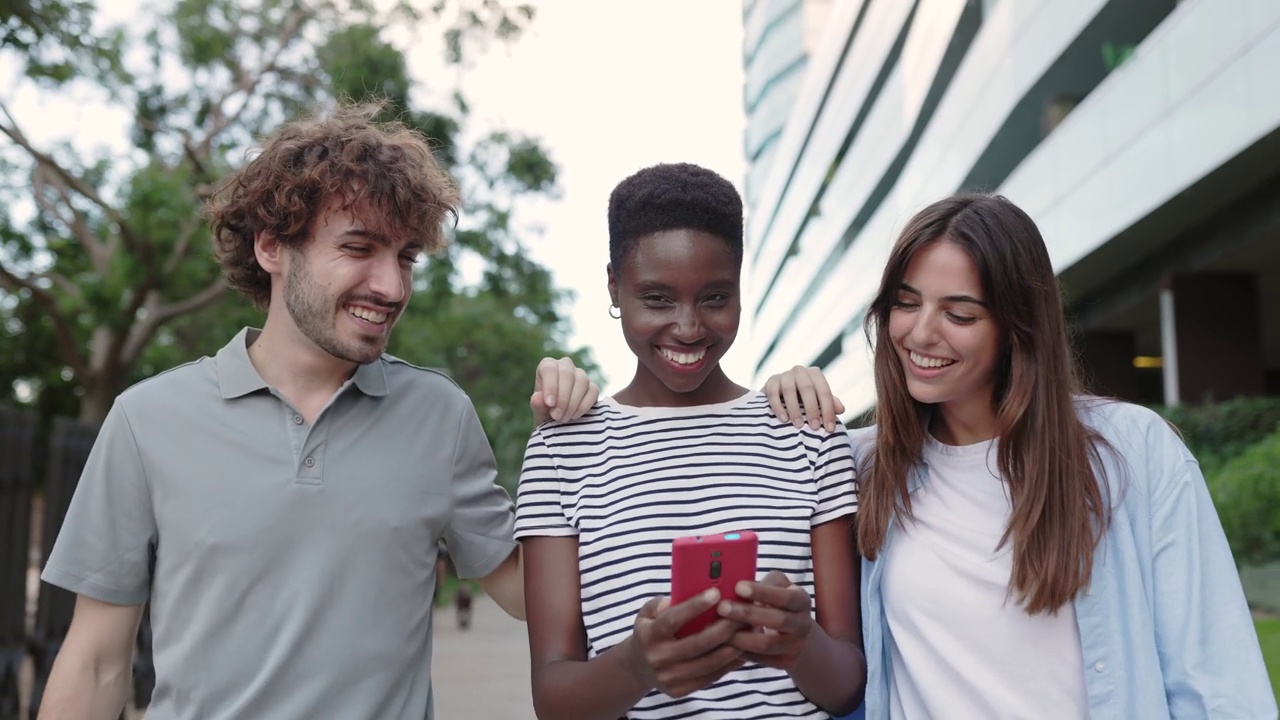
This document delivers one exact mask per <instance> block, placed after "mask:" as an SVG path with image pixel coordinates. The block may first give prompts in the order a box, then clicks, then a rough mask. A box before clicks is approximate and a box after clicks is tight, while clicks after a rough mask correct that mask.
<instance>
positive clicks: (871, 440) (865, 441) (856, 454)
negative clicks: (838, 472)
mask: <svg viewBox="0 0 1280 720" xmlns="http://www.w3.org/2000/svg"><path fill="white" fill-rule="evenodd" d="M849 444H850V445H852V446H853V459H854V460H855V461H856V462H857V463H858V465H859V467H861V465H862V463H863V461H864V460H866V459H868V458H870V457H871V456H872V455H874V454H875V451H876V426H875V425H868V426H866V427H861V428H853V429H852V430H850V431H849Z"/></svg>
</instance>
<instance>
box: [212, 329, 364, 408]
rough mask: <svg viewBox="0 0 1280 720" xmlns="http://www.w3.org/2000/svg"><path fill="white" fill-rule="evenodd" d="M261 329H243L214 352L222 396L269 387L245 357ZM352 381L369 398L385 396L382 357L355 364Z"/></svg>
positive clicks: (236, 396) (237, 396) (229, 396)
mask: <svg viewBox="0 0 1280 720" xmlns="http://www.w3.org/2000/svg"><path fill="white" fill-rule="evenodd" d="M261 332H262V331H261V330H259V329H257V328H250V327H247V328H244V329H243V330H241V331H240V332H238V333H236V336H235V337H234V338H232V339H231V342H229V343H227V344H226V345H224V346H223V347H222V349H221V350H219V351H218V355H217V361H218V385H219V387H220V388H221V390H222V397H223V399H225V400H232V399H235V398H239V397H244V396H245V395H248V394H250V393H253V392H257V391H258V390H267V389H269V386H268V385H267V381H266V380H263V379H262V376H261V375H259V374H258V369H257V368H255V367H254V366H253V362H252V361H250V360H249V345H251V344H252V343H253V341H254V340H257V339H258V334H259V333H261ZM352 384H354V385H355V386H356V388H357V389H358V390H360V392H362V393H364V394H365V395H368V396H370V397H382V396H384V395H386V394H387V373H386V370H385V369H384V368H383V367H382V359H381V358H379V359H378V360H376V361H374V362H371V363H365V364H363V365H358V366H357V367H356V372H355V376H354V377H353V378H352Z"/></svg>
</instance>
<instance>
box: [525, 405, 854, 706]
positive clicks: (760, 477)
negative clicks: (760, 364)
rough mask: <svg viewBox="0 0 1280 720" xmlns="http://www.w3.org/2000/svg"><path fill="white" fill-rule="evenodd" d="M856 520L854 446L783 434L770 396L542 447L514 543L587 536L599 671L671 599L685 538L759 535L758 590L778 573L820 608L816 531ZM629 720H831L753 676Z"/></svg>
mask: <svg viewBox="0 0 1280 720" xmlns="http://www.w3.org/2000/svg"><path fill="white" fill-rule="evenodd" d="M857 507H858V501H857V494H856V489H855V486H854V470H853V454H852V451H851V448H850V445H849V436H848V434H847V433H845V432H844V430H843V429H839V430H837V432H835V433H832V434H828V433H826V432H821V431H819V432H814V431H812V430H809V429H807V428H806V429H797V428H795V427H793V426H792V425H791V424H789V423H785V422H780V421H779V420H778V419H777V418H775V417H774V416H773V413H772V412H771V411H770V409H769V405H768V402H767V401H766V399H765V397H764V395H762V394H761V393H758V392H753V393H748V394H747V395H744V396H743V397H741V398H739V399H737V400H733V401H730V402H727V403H720V404H717V405H703V406H699V407H690V408H636V407H628V406H623V405H619V404H617V403H615V402H613V401H612V400H610V399H608V398H606V399H604V400H602V401H601V402H599V403H597V404H596V406H595V407H594V408H593V409H592V410H591V411H590V412H589V413H587V414H586V415H584V416H583V417H582V418H580V419H579V420H577V421H574V422H571V423H552V424H548V425H543V426H542V427H540V428H539V429H538V430H537V431H536V432H535V433H534V434H533V437H532V438H530V440H529V446H528V449H527V450H526V452H525V457H524V468H523V470H522V471H521V473H520V488H519V491H518V493H517V505H516V531H515V533H516V537H517V538H525V537H536V536H547V535H552V536H577V538H578V568H579V572H580V573H581V581H582V619H583V624H584V625H585V627H586V631H587V649H588V656H589V657H595V656H596V655H598V654H600V653H603V652H604V651H606V650H608V649H609V648H610V647H612V646H614V645H616V644H617V643H618V642H620V641H622V640H624V639H626V638H627V637H628V636H629V635H630V634H631V631H632V627H633V625H634V623H635V616H636V612H637V611H638V610H639V609H640V607H641V606H642V605H643V604H644V603H645V601H647V600H648V599H649V598H652V597H657V596H662V595H668V594H670V592H671V541H672V540H673V539H674V538H676V537H678V536H681V535H707V534H713V533H721V532H732V531H740V530H753V531H755V532H756V533H757V534H758V535H759V539H760V552H759V563H758V574H759V576H760V577H763V576H764V575H765V574H766V573H768V572H769V571H771V570H780V571H782V572H784V573H786V575H787V577H788V578H790V579H791V581H792V582H793V583H795V584H797V585H799V586H800V587H803V588H804V589H805V590H807V591H808V592H809V594H810V596H812V595H813V591H814V585H813V553H812V550H811V546H810V531H811V529H812V527H813V526H815V525H820V524H822V523H825V522H828V521H831V520H835V519H837V518H840V517H843V516H847V515H852V514H853V513H854V512H856V510H857ZM851 542H852V539H851ZM851 681H852V680H851ZM627 717H628V718H631V719H632V720H648V719H657V718H690V719H693V718H698V719H699V720H711V719H713V718H714V719H723V720H753V719H760V720H763V719H764V718H770V719H772V718H813V719H815V720H817V719H822V720H826V718H828V717H830V716H829V715H828V714H827V713H825V712H823V711H821V710H819V709H818V708H817V707H815V706H814V705H813V704H812V703H810V702H809V701H808V700H807V699H805V697H804V696H803V695H801V694H800V691H799V690H798V689H796V686H795V683H794V682H793V681H792V680H791V678H790V676H788V675H787V673H786V672H785V671H783V670H776V669H773V668H768V667H764V666H761V665H756V664H754V663H751V664H748V665H746V666H744V667H742V668H740V669H738V670H735V671H733V672H731V673H729V674H728V675H726V676H725V677H724V678H722V679H720V680H719V681H718V682H716V683H715V684H714V685H712V686H710V687H708V688H705V689H703V690H700V691H698V692H695V693H693V694H691V695H688V696H686V697H683V698H680V699H673V698H670V697H668V696H666V695H663V694H662V693H659V692H657V691H654V692H651V693H649V695H647V696H646V697H644V698H643V699H642V700H641V701H640V702H639V703H638V704H637V705H636V706H635V707H634V708H633V709H632V710H631V711H630V712H629V713H627Z"/></svg>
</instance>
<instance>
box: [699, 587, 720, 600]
mask: <svg viewBox="0 0 1280 720" xmlns="http://www.w3.org/2000/svg"><path fill="white" fill-rule="evenodd" d="M702 599H703V600H706V601H707V602H710V603H713V602H716V601H717V600H719V599H720V591H719V590H718V589H716V588H709V589H707V590H703V591H702Z"/></svg>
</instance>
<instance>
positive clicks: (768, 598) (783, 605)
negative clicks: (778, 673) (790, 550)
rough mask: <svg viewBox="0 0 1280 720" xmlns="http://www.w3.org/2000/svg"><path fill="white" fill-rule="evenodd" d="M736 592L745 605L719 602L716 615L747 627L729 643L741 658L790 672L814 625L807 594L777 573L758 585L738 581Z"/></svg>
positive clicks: (766, 576)
mask: <svg viewBox="0 0 1280 720" xmlns="http://www.w3.org/2000/svg"><path fill="white" fill-rule="evenodd" d="M735 590H736V591H737V594H738V597H740V598H742V599H743V600H744V601H745V602H732V601H728V600H722V601H721V602H720V605H719V606H717V612H718V613H719V614H720V616H721V617H724V618H728V619H730V620H734V621H736V622H740V623H742V624H744V625H746V626H748V627H747V628H745V629H744V630H742V631H740V632H738V633H736V634H734V636H733V637H732V638H731V639H730V640H729V644H730V645H733V646H734V647H736V648H738V649H739V650H741V651H742V652H743V655H742V657H743V659H746V660H750V661H752V662H757V663H760V664H761V665H767V666H769V667H774V668H778V669H781V670H787V671H790V670H791V669H792V668H794V667H795V665H796V663H797V662H798V661H799V660H800V656H801V654H802V653H803V652H804V650H805V648H806V647H807V646H808V640H809V632H810V631H811V630H812V629H813V625H814V622H813V615H812V613H811V612H810V610H811V608H812V600H811V599H810V597H809V593H808V592H805V589H804V588H802V587H800V586H798V585H793V584H792V583H791V581H790V580H789V579H788V578H787V576H786V575H784V574H782V573H780V572H778V571H776V570H774V571H772V572H770V573H769V574H768V575H765V577H764V580H763V581H761V582H740V583H738V585H737V587H736V588H735Z"/></svg>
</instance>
